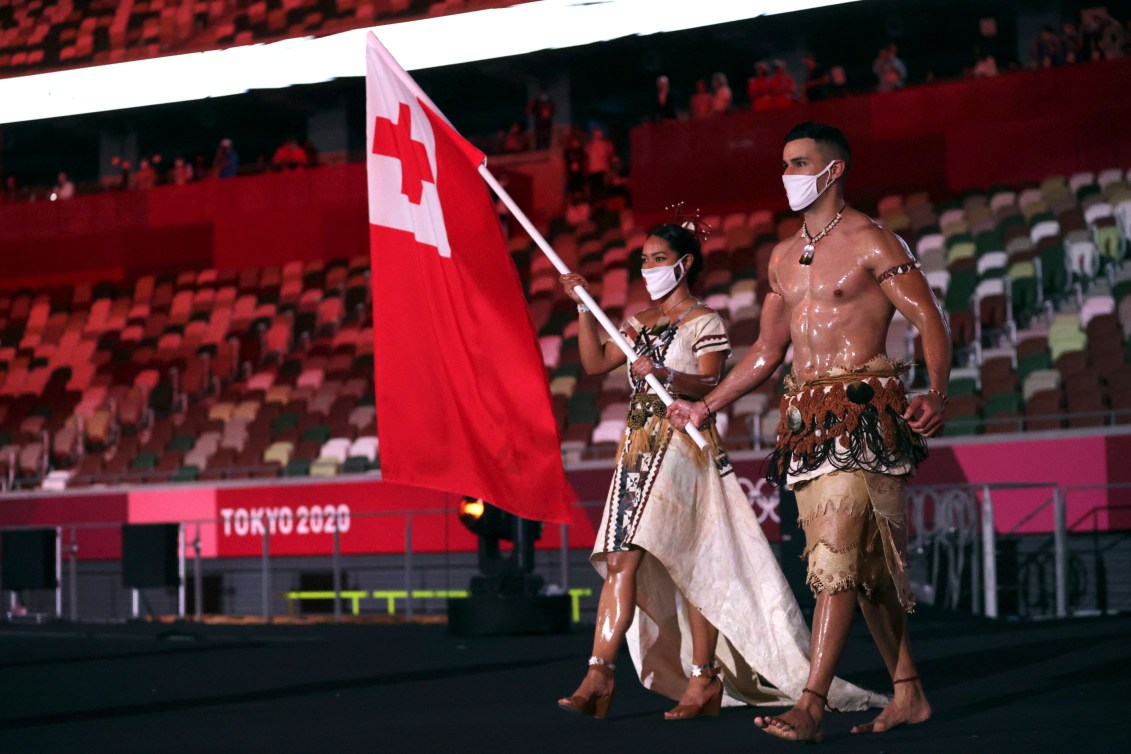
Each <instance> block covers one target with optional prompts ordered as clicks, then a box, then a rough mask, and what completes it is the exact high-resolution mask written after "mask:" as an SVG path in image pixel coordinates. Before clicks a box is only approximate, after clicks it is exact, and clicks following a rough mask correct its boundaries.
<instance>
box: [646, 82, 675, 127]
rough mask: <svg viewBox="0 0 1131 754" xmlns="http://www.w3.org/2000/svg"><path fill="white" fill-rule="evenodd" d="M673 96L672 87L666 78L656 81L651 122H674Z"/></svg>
mask: <svg viewBox="0 0 1131 754" xmlns="http://www.w3.org/2000/svg"><path fill="white" fill-rule="evenodd" d="M675 119H676V112H675V95H673V94H672V85H671V82H670V81H668V77H667V76H660V77H659V78H657V79H656V102H655V107H654V108H653V110H652V120H655V121H661V120H675Z"/></svg>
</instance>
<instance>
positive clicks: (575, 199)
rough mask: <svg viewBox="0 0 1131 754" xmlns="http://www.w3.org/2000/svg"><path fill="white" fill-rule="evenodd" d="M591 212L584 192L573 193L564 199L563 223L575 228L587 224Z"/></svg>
mask: <svg viewBox="0 0 1131 754" xmlns="http://www.w3.org/2000/svg"><path fill="white" fill-rule="evenodd" d="M591 211H592V208H591V207H590V204H589V201H588V200H587V199H586V198H585V192H584V191H574V192H571V193H570V195H569V196H568V197H567V198H566V208H565V221H566V222H567V223H569V224H570V225H572V226H574V227H575V228H576V227H577V226H578V225H581V224H582V223H587V222H589V216H590V213H591Z"/></svg>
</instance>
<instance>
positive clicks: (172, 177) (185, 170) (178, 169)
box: [169, 157, 192, 186]
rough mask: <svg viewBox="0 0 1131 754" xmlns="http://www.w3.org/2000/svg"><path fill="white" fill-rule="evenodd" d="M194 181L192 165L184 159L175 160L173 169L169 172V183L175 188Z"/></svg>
mask: <svg viewBox="0 0 1131 754" xmlns="http://www.w3.org/2000/svg"><path fill="white" fill-rule="evenodd" d="M191 180H192V165H189V164H188V163H187V162H185V161H184V158H183V157H178V158H176V159H175V160H173V168H172V170H170V171H169V183H171V184H173V185H174V186H184V185H185V184H186V183H188V182H189V181H191Z"/></svg>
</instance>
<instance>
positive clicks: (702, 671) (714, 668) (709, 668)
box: [691, 660, 722, 678]
mask: <svg viewBox="0 0 1131 754" xmlns="http://www.w3.org/2000/svg"><path fill="white" fill-rule="evenodd" d="M720 672H722V671H721V669H720V668H719V662H718V660H711V661H710V662H708V663H707V664H706V665H692V666H691V677H692V678H717V677H718V675H719V673H720Z"/></svg>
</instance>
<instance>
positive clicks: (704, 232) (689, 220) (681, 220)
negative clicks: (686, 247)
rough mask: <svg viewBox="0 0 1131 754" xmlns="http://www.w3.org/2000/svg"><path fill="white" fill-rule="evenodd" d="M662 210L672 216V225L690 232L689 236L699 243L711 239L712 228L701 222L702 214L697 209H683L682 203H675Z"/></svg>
mask: <svg viewBox="0 0 1131 754" xmlns="http://www.w3.org/2000/svg"><path fill="white" fill-rule="evenodd" d="M664 210H665V211H667V212H670V213H671V214H672V220H671V224H672V225H678V226H679V227H681V228H683V229H684V230H687V231H690V232H691V235H693V236H695V237H696V238H697V239H699V243H703V242H705V241H706V240H707V239H708V238H710V237H711V230H712V228H711V226H710V225H708V224H707V223H705V222H703V213H702V212H701V211H700V210H699V209H694V210H689V209H685V208H684V204H683V202H676V203H675V204H669V205H668V206H667V207H665V208H664Z"/></svg>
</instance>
